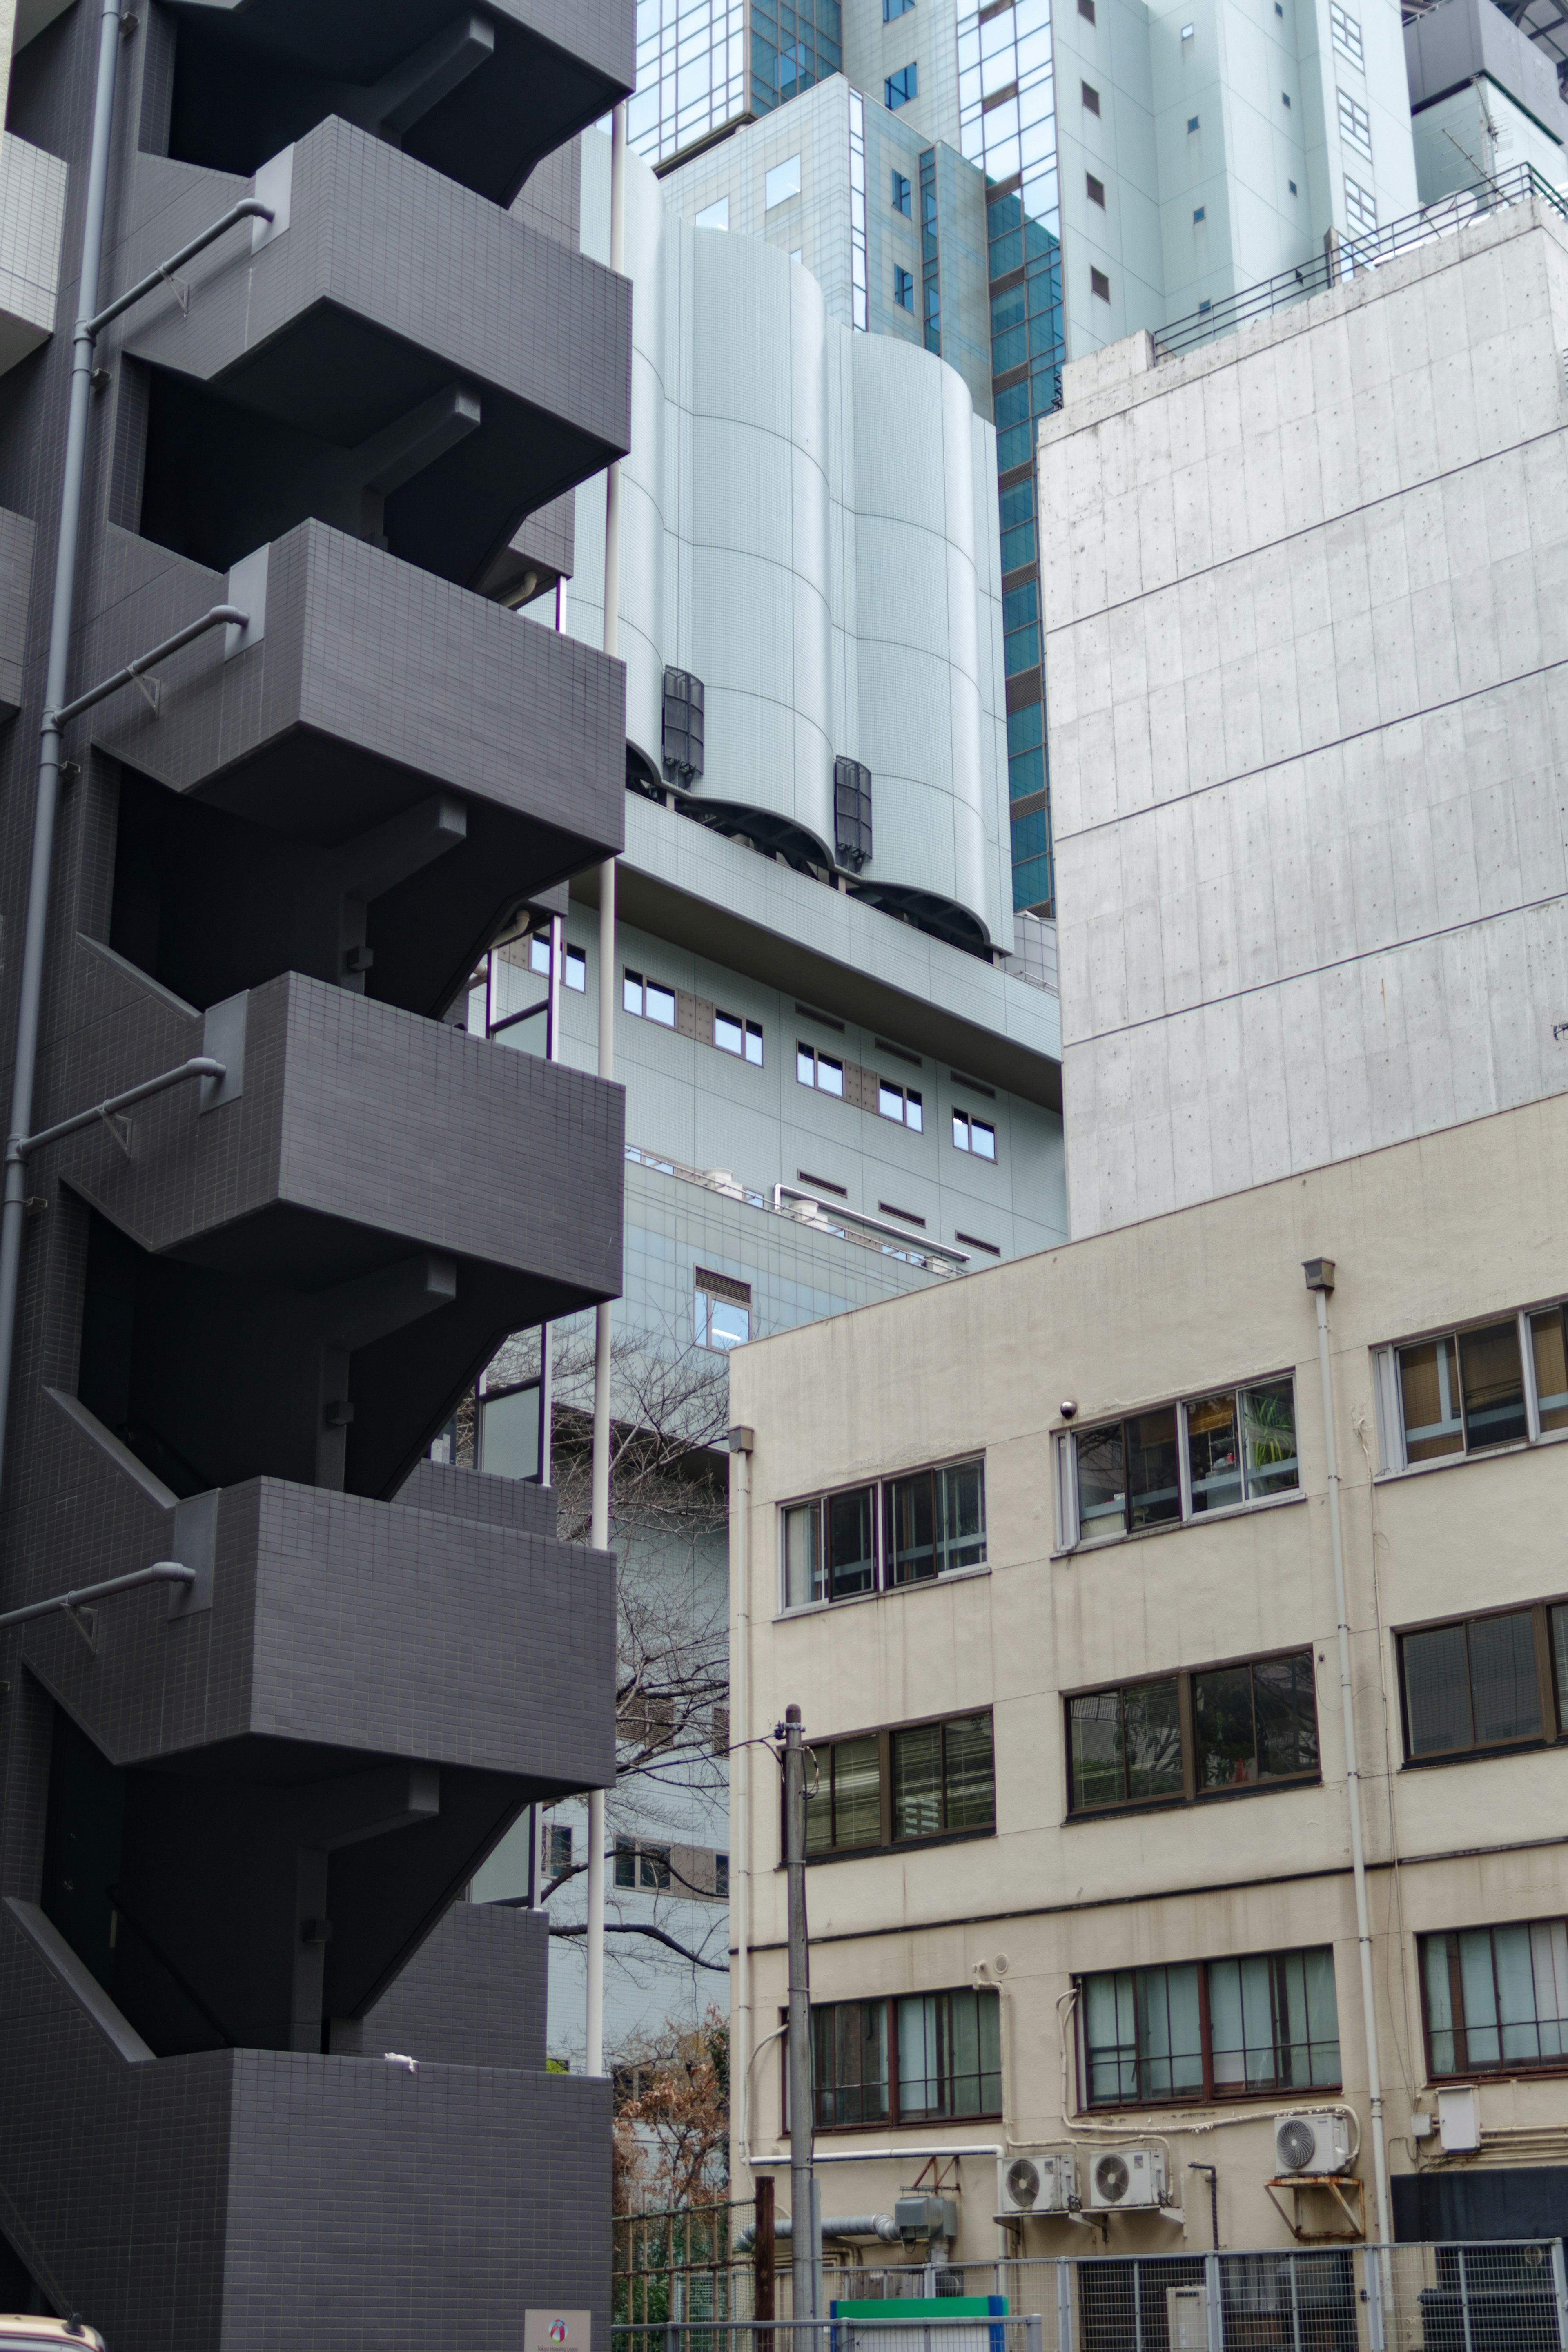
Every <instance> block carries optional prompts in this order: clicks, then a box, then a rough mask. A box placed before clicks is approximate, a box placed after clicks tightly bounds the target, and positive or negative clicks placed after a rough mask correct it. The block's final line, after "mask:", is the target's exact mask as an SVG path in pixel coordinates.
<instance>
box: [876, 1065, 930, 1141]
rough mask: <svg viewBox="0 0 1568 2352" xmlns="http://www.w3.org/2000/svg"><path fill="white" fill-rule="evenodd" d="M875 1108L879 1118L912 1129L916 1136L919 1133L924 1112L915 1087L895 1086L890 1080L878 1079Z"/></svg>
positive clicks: (923, 1120)
mask: <svg viewBox="0 0 1568 2352" xmlns="http://www.w3.org/2000/svg"><path fill="white" fill-rule="evenodd" d="M876 1108H877V1113H878V1116H879V1117H880V1118H891V1119H895V1120H896V1121H897V1122H898V1124H899V1125H900V1126H901V1127H909V1128H913V1129H914V1130H915V1134H916V1135H918V1134H919V1133H920V1132H921V1130H922V1128H923V1126H924V1122H925V1106H924V1104H923V1103H922V1101H921V1098H920V1096H919V1095H918V1093H917V1092H916V1091H915V1087H900V1086H895V1085H894V1082H893V1080H892V1079H891V1078H878V1080H877V1082H876Z"/></svg>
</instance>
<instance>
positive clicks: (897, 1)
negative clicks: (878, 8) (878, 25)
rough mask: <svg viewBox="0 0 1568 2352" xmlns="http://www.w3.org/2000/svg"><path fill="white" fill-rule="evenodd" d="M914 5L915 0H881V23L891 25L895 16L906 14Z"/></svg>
mask: <svg viewBox="0 0 1568 2352" xmlns="http://www.w3.org/2000/svg"><path fill="white" fill-rule="evenodd" d="M914 5H915V0H882V21H883V24H884V25H891V24H892V22H893V20H894V17H895V16H907V15H908V14H909V11H910V10H911V9H912V8H913V7H914Z"/></svg>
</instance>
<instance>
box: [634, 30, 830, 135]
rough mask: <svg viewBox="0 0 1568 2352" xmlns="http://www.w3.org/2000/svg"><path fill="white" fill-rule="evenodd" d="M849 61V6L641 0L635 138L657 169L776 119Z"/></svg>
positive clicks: (635, 98) (635, 97)
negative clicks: (845, 17) (760, 120)
mask: <svg viewBox="0 0 1568 2352" xmlns="http://www.w3.org/2000/svg"><path fill="white" fill-rule="evenodd" d="M841 63H842V47H841V14H840V0H799V5H789V0H637V90H636V95H635V96H634V97H633V98H632V100H631V102H630V104H629V105H628V107H627V110H626V135H627V137H628V139H629V140H630V141H631V143H632V146H633V147H635V148H636V150H637V152H638V153H639V154H642V155H645V156H646V157H647V158H648V161H649V162H650V163H662V162H664V161H666V160H667V159H668V158H669V157H671V156H673V155H677V154H681V153H683V152H685V151H686V150H687V149H689V148H692V147H695V146H699V145H700V144H701V143H702V142H703V141H704V140H705V139H708V138H711V137H712V135H713V133H714V132H715V131H719V130H722V129H723V127H724V125H725V124H726V123H727V122H737V121H748V120H750V119H751V118H752V117H754V116H756V115H759V114H768V113H770V112H771V111H772V110H773V108H774V107H776V106H781V105H783V104H784V103H785V101H786V100H789V99H791V98H799V97H800V93H801V92H802V91H803V90H808V89H811V88H812V87H813V85H814V84H815V83H817V82H819V81H821V80H822V79H824V78H825V77H826V76H827V75H829V74H834V73H837V72H838V71H839V70H840V68H841Z"/></svg>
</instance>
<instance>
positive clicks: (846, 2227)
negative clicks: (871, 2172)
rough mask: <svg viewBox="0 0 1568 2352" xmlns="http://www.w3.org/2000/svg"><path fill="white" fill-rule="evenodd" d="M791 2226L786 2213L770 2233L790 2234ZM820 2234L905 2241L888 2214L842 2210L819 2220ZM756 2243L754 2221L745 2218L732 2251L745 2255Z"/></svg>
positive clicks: (893, 2242) (887, 2242) (890, 2243)
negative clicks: (820, 2223)
mask: <svg viewBox="0 0 1568 2352" xmlns="http://www.w3.org/2000/svg"><path fill="white" fill-rule="evenodd" d="M794 2226H795V2225H794V2223H793V2222H792V2221H790V2219H789V2215H788V2214H786V2215H785V2216H784V2218H783V2220H782V2221H775V2222H774V2224H773V2234H774V2236H775V2237H776V2238H788V2237H790V2236H792V2235H793V2233H794ZM822 2235H823V2237H824V2238H880V2239H881V2241H882V2242H883V2245H884V2246H897V2245H902V2244H903V2240H902V2238H901V2237H900V2236H899V2232H898V2224H897V2222H896V2221H894V2218H893V2216H892V2214H891V2213H841V2214H840V2215H839V2216H838V2218H837V2219H836V2220H835V2219H834V2218H833V2217H832V2216H831V2215H830V2216H829V2217H828V2219H827V2220H826V2221H824V2222H823V2223H822ZM756 2243H757V2224H756V2222H755V2221H748V2222H747V2225H746V2227H745V2229H744V2230H742V2231H741V2233H740V2235H739V2237H738V2238H737V2240H736V2242H735V2251H736V2252H737V2254H748V2253H749V2252H751V2249H752V2248H753V2246H755V2244H756Z"/></svg>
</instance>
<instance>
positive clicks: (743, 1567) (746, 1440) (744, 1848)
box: [729, 1428, 760, 2243]
mask: <svg viewBox="0 0 1568 2352" xmlns="http://www.w3.org/2000/svg"><path fill="white" fill-rule="evenodd" d="M751 1445H752V1433H751V1431H750V1430H749V1429H741V1428H736V1429H732V1430H731V1431H730V1433H729V1471H730V1476H729V1556H730V1560H731V1563H732V1564H731V1569H730V1581H731V1589H732V1596H733V1597H732V1606H731V1610H730V1665H729V1676H730V1700H729V1707H730V1712H729V1750H730V1755H731V1756H732V1757H733V1758H734V1759H735V1761H734V1763H733V1764H732V1765H730V1766H729V1780H730V1822H729V1853H730V1872H729V1905H730V1931H731V1937H732V1940H733V1943H734V1947H735V2000H734V2003H733V2005H732V2013H731V2024H730V2032H731V2036H732V2039H733V2042H734V2056H733V2058H732V2060H731V2063H730V2070H729V2079H730V2086H731V2087H730V2099H731V2104H732V2109H733V2118H734V2120H733V2130H732V2137H733V2138H734V2141H735V2144H736V2152H737V2156H738V2158H739V2161H740V2163H741V2164H742V2165H743V2166H744V2167H745V2168H746V2170H747V2174H749V2172H750V2169H751V1949H750V1935H749V1927H750V1905H751V1886H750V1877H749V1873H750V1868H751V1812H750V1806H751V1749H750V1747H749V1745H747V1742H748V1741H749V1739H750V1736H751V1735H750V1728H749V1727H750V1721H751ZM741 2187H742V2189H743V2190H744V2188H745V2184H744V2182H743V2183H742V2184H741ZM758 2242H759V2243H760V2240H759V2241H758Z"/></svg>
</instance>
